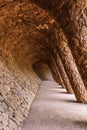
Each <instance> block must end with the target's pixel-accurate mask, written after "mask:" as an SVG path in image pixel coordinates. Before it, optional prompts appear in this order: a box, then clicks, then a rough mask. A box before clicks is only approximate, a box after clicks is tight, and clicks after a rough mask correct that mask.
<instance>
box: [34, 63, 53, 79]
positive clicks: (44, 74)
mask: <svg viewBox="0 0 87 130" xmlns="http://www.w3.org/2000/svg"><path fill="white" fill-rule="evenodd" d="M32 68H33V71H34V72H35V74H36V75H37V76H38V77H39V78H40V79H41V80H53V76H52V73H51V71H50V68H49V66H48V65H47V63H46V62H44V61H37V62H35V63H33V65H32Z"/></svg>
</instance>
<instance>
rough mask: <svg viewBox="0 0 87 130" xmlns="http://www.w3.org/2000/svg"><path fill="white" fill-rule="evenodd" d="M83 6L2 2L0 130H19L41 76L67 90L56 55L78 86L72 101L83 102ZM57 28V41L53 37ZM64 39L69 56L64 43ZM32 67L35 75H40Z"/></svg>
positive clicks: (86, 72)
mask: <svg viewBox="0 0 87 130" xmlns="http://www.w3.org/2000/svg"><path fill="white" fill-rule="evenodd" d="M80 5H81V6H80ZM86 5H87V4H86V0H84V1H81V0H80V1H79V2H77V1H76V2H75V1H72V0H71V1H70V2H69V0H65V1H64V0H55V2H54V1H52V0H50V1H48V0H37V1H34V0H25V1H23V0H1V1H0V130H17V129H20V126H21V124H22V122H23V120H25V118H26V116H27V115H28V110H29V108H30V105H31V102H32V100H33V99H34V97H35V94H36V92H37V90H38V87H39V84H40V82H41V76H42V78H43V79H50V80H53V79H52V78H54V79H55V80H56V81H57V82H59V83H60V84H62V85H63V86H65V87H66V83H64V81H65V80H66V78H65V77H64V76H61V73H62V71H59V70H58V64H57V57H55V53H56V54H57V53H58V54H59V55H60V60H61V63H62V64H63V66H64V70H65V73H66V77H67V79H69V82H70V85H71V86H72V87H73V86H74V88H75V87H77V89H76V88H75V89H74V92H75V94H76V98H77V99H78V100H80V101H82V102H84V101H85V102H87V98H86V96H85V95H86V92H87V91H86V89H85V87H84V84H85V86H86V79H87V65H86V60H87V53H86V52H87V44H86V32H87V29H86V14H87V11H86ZM43 8H44V9H45V10H44V9H43ZM75 9H76V11H74V10H75ZM81 11H82V12H81ZM56 12H57V13H56ZM50 15H51V16H50ZM52 16H53V17H52ZM76 16H77V17H76ZM78 16H79V17H78ZM54 18H55V20H56V22H57V24H58V26H60V27H59V28H60V29H58V28H57V26H56V24H55V23H56V22H55V20H54ZM55 28H56V29H58V30H57V31H58V35H59V37H58V36H56V35H55ZM61 30H62V31H61ZM79 32H80V33H79ZM60 34H61V36H60ZM75 36H76V38H75ZM63 37H64V39H63ZM64 40H65V41H66V42H65V44H67V48H69V52H70V54H69V53H68V50H67V49H66V46H65V48H64V46H63V45H62V43H63V42H64ZM70 40H71V41H70ZM58 41H61V44H60V42H58ZM83 43H84V44H83ZM57 46H59V48H60V50H61V51H60V50H57V49H56V50H57V52H55V48H57ZM62 46H63V47H62ZM70 55H71V59H70ZM72 55H73V56H72ZM65 56H66V60H65V59H64V58H65ZM67 56H68V58H67ZM73 57H74V59H73ZM67 61H69V62H68V63H67ZM73 61H76V64H75V66H74V67H75V68H73V67H72V65H73ZM42 62H43V63H44V64H42ZM40 63H41V64H40ZM74 63H75V62H74ZM46 64H47V65H46ZM33 65H35V66H36V71H39V77H38V74H37V73H36V72H35V70H34V68H33ZM47 66H48V67H47ZM60 67H61V66H60ZM72 68H73V69H72ZM77 68H78V69H77ZM74 69H75V70H76V73H75V75H76V77H75V75H74V72H75V71H72V70H74ZM78 70H79V71H80V73H79V72H78ZM50 71H51V72H50ZM40 74H41V76H40ZM51 74H52V75H51ZM80 74H81V76H82V78H81V76H80ZM72 77H75V78H72ZM79 77H80V78H79ZM72 79H73V80H72ZM74 79H76V82H75V80H74ZM79 79H80V80H79ZM82 79H83V80H82ZM78 81H79V82H78ZM83 82H84V84H83ZM80 83H82V84H81V85H82V86H81V85H80ZM68 86H69V85H68ZM82 88H83V89H82ZM77 90H79V91H77ZM80 90H81V91H80ZM80 92H81V93H80ZM78 93H79V94H78ZM81 94H82V95H81ZM78 95H79V96H78ZM80 97H81V99H79V98H80ZM83 98H85V99H84V100H83Z"/></svg>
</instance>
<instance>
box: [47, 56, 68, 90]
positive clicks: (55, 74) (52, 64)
mask: <svg viewBox="0 0 87 130" xmlns="http://www.w3.org/2000/svg"><path fill="white" fill-rule="evenodd" d="M48 64H49V67H50V69H51V71H52V74H53V77H54V79H55V81H56V82H58V83H59V84H60V85H61V86H62V87H63V88H65V85H64V83H63V80H62V77H61V75H60V73H59V71H58V68H57V66H56V63H55V60H54V59H53V56H51V61H50V63H48Z"/></svg>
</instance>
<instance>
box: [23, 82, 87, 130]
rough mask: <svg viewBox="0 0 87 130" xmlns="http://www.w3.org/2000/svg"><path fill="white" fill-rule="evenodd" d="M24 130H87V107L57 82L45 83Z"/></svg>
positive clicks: (39, 91)
mask: <svg viewBox="0 0 87 130" xmlns="http://www.w3.org/2000/svg"><path fill="white" fill-rule="evenodd" d="M22 130H87V105H84V104H79V103H76V100H75V97H74V95H73V94H72V95H71V94H67V93H66V91H65V89H63V88H61V86H59V85H58V84H57V83H56V82H55V81H43V82H42V84H41V87H40V88H39V90H38V92H37V95H36V98H35V100H34V101H33V103H32V105H31V108H30V110H29V116H28V117H27V119H26V121H25V122H24V126H23V128H22Z"/></svg>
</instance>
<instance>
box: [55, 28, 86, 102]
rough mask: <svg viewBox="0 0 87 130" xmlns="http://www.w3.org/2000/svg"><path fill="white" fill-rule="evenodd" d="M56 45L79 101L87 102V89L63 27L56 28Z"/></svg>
mask: <svg viewBox="0 0 87 130" xmlns="http://www.w3.org/2000/svg"><path fill="white" fill-rule="evenodd" d="M55 32H56V34H55V35H56V38H57V40H56V46H57V48H58V52H59V54H60V56H61V60H62V62H63V65H64V67H65V70H66V73H67V75H68V77H69V80H70V83H71V85H72V88H73V91H74V93H75V96H76V98H77V101H78V102H81V103H87V91H86V89H85V86H84V83H83V81H82V78H81V76H80V73H79V71H78V69H77V66H76V63H75V60H74V58H73V56H72V53H71V50H70V48H69V46H68V43H67V40H66V38H65V36H64V34H63V32H62V29H61V28H59V29H55Z"/></svg>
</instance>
